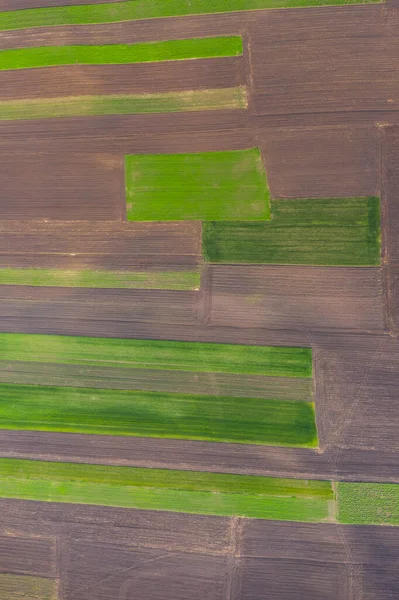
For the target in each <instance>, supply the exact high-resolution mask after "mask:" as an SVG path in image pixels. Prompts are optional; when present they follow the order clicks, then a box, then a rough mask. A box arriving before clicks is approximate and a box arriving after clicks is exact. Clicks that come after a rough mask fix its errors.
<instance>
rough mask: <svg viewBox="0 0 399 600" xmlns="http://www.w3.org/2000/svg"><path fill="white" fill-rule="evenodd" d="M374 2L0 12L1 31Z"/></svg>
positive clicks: (300, 0)
mask: <svg viewBox="0 0 399 600" xmlns="http://www.w3.org/2000/svg"><path fill="white" fill-rule="evenodd" d="M376 1H377V0H151V1H149V0H127V1H126V2H117V3H115V4H114V3H112V4H106V3H105V4H97V5H84V6H60V7H54V8H35V9H28V10H15V11H8V12H2V13H0V30H3V31H5V30H10V29H23V28H26V27H46V26H51V25H78V24H90V23H116V22H118V21H130V20H134V19H151V18H156V17H173V16H183V15H198V14H206V13H223V12H228V11H241V10H256V9H262V8H287V7H293V8H295V7H301V6H331V5H337V4H360V3H362V4H371V3H373V2H376Z"/></svg>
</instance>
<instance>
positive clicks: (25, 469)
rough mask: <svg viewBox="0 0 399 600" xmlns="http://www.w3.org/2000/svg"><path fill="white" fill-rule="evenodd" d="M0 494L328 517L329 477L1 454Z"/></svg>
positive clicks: (264, 516) (299, 518)
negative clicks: (230, 472)
mask: <svg viewBox="0 0 399 600" xmlns="http://www.w3.org/2000/svg"><path fill="white" fill-rule="evenodd" d="M0 497H3V498H22V499H29V500H42V501H47V502H72V503H73V502H75V503H83V504H97V505H105V506H122V507H127V508H139V509H149V510H169V511H175V512H186V513H196V514H211V515H226V516H229V515H238V516H243V517H252V518H258V519H282V520H291V521H308V522H312V521H316V522H317V521H326V520H328V518H329V513H330V507H331V504H332V503H333V501H334V494H333V491H332V485H331V482H329V481H310V480H309V481H308V480H298V479H278V478H272V477H255V476H249V475H225V474H219V473H217V474H216V473H200V472H195V471H172V470H161V469H143V468H132V467H109V466H99V465H79V464H74V463H48V462H42V461H28V460H15V459H0Z"/></svg>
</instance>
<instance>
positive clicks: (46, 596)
mask: <svg viewBox="0 0 399 600" xmlns="http://www.w3.org/2000/svg"><path fill="white" fill-rule="evenodd" d="M0 495H1V492H0ZM57 597H58V594H57V582H56V581H55V580H54V579H46V578H44V577H28V576H25V575H8V574H5V573H0V598H2V599H4V600H39V599H40V600H57Z"/></svg>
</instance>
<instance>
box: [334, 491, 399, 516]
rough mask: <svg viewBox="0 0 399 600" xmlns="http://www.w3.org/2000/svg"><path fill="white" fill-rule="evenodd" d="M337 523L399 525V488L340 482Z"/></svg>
mask: <svg viewBox="0 0 399 600" xmlns="http://www.w3.org/2000/svg"><path fill="white" fill-rule="evenodd" d="M337 502H338V521H339V522H340V523H359V524H362V525H399V485H398V484H395V483H392V484H389V483H344V482H339V483H337Z"/></svg>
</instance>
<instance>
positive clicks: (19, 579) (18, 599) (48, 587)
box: [0, 573, 58, 600]
mask: <svg viewBox="0 0 399 600" xmlns="http://www.w3.org/2000/svg"><path fill="white" fill-rule="evenodd" d="M0 598H2V599H3V600H57V598H58V593H57V582H56V581H55V580H54V579H46V578H44V577H28V576H24V575H9V574H6V573H1V574H0Z"/></svg>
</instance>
